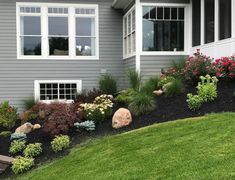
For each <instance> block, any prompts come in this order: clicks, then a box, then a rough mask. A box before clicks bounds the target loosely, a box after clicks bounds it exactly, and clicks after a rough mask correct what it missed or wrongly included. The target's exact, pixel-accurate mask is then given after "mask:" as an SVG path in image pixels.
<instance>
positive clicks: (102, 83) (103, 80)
mask: <svg viewBox="0 0 235 180" xmlns="http://www.w3.org/2000/svg"><path fill="white" fill-rule="evenodd" d="M99 87H100V90H101V91H102V92H104V93H105V94H111V95H114V94H116V92H117V83H116V80H115V79H114V78H113V77H112V76H111V75H110V74H104V75H102V76H101V77H100V80H99Z"/></svg>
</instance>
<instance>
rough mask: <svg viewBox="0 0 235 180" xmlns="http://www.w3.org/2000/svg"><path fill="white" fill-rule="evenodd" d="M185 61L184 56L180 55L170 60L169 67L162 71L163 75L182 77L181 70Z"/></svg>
mask: <svg viewBox="0 0 235 180" xmlns="http://www.w3.org/2000/svg"><path fill="white" fill-rule="evenodd" d="M185 65H186V61H185V58H184V57H182V58H180V59H178V60H174V61H172V64H171V67H170V68H168V69H167V71H166V72H164V74H163V76H171V77H174V78H177V79H178V78H180V79H181V78H182V79H184V73H183V70H184V68H185Z"/></svg>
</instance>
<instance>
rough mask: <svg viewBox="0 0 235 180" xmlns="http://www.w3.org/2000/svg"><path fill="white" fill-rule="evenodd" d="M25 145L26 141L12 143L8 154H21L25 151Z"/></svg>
mask: <svg viewBox="0 0 235 180" xmlns="http://www.w3.org/2000/svg"><path fill="white" fill-rule="evenodd" d="M25 144H26V141H19V140H14V141H12V142H11V146H10V150H9V153H10V154H16V153H19V152H22V151H23V150H24V149H25Z"/></svg>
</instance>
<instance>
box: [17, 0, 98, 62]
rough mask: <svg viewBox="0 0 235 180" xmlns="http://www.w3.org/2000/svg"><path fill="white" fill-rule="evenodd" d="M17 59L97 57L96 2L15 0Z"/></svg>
mask: <svg viewBox="0 0 235 180" xmlns="http://www.w3.org/2000/svg"><path fill="white" fill-rule="evenodd" d="M16 9H17V56H18V59H98V58H99V39H98V36H99V32H98V29H99V27H98V5H95V4H89V5H86V4H58V3H56V4H53V3H17V5H16Z"/></svg>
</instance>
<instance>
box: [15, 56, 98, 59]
mask: <svg viewBox="0 0 235 180" xmlns="http://www.w3.org/2000/svg"><path fill="white" fill-rule="evenodd" d="M17 59H19V60H99V57H96V56H79V57H75V58H71V57H68V56H52V57H42V56H20V57H17Z"/></svg>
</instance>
